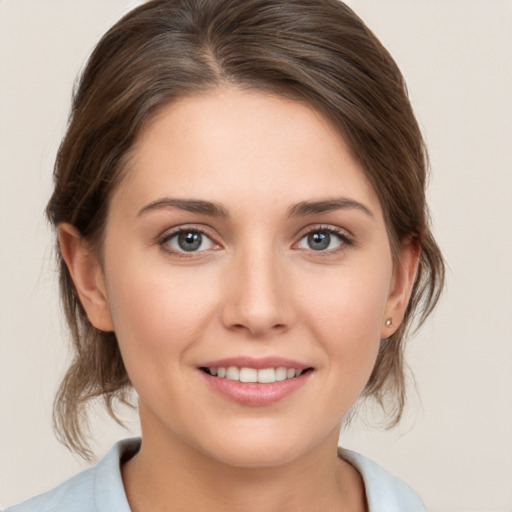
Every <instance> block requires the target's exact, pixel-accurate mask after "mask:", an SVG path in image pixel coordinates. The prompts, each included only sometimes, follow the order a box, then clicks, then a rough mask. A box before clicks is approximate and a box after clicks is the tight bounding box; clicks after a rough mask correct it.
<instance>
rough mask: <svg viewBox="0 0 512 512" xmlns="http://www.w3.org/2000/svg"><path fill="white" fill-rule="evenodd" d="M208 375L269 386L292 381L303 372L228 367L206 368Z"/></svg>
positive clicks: (280, 368)
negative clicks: (274, 383) (288, 380)
mask: <svg viewBox="0 0 512 512" xmlns="http://www.w3.org/2000/svg"><path fill="white" fill-rule="evenodd" d="M208 371H209V372H210V375H213V376H217V377H220V378H226V379H228V380H237V381H240V382H259V383H261V384H269V383H272V382H279V381H282V380H286V379H293V378H294V377H299V376H300V375H302V373H303V370H299V369H295V368H284V367H283V366H280V367H279V368H261V369H259V370H257V369H256V368H246V367H244V368H237V367H236V366H229V367H228V368H222V367H220V368H208Z"/></svg>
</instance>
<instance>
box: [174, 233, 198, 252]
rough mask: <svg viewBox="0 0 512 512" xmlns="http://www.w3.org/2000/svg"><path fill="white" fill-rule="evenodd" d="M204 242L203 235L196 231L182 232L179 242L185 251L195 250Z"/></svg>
mask: <svg viewBox="0 0 512 512" xmlns="http://www.w3.org/2000/svg"><path fill="white" fill-rule="evenodd" d="M201 242H202V235H201V233H194V232H191V231H189V232H187V233H181V234H180V236H179V237H178V243H179V246H180V247H181V248H182V249H183V250H184V251H195V250H197V249H199V247H200V246H201Z"/></svg>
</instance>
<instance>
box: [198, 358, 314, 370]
mask: <svg viewBox="0 0 512 512" xmlns="http://www.w3.org/2000/svg"><path fill="white" fill-rule="evenodd" d="M229 366H236V367H237V368H255V369H257V370H260V369H262V368H280V367H283V368H295V369H296V370H305V369H306V368H311V365H310V364H305V363H301V362H299V361H294V360H293V359H287V358H284V357H278V356H267V357H251V356H237V357H226V358H223V359H216V360H215V361H207V362H205V363H202V364H200V365H199V367H200V368H228V367H229Z"/></svg>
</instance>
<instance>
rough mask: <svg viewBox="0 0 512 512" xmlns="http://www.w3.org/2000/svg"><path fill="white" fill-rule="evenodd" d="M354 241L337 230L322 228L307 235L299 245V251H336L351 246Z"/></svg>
mask: <svg viewBox="0 0 512 512" xmlns="http://www.w3.org/2000/svg"><path fill="white" fill-rule="evenodd" d="M350 245H352V241H351V240H350V239H349V238H348V236H347V235H345V234H344V233H341V232H339V231H337V230H335V229H332V228H329V229H326V228H322V229H315V230H313V231H310V232H309V233H306V234H305V235H304V236H303V237H302V238H301V239H300V240H299V243H298V244H297V247H298V248H299V249H307V250H310V251H326V252H327V251H336V249H339V248H340V247H342V246H350Z"/></svg>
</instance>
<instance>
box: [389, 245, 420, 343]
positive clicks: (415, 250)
mask: <svg viewBox="0 0 512 512" xmlns="http://www.w3.org/2000/svg"><path fill="white" fill-rule="evenodd" d="M419 259H420V247H419V243H418V241H417V240H416V239H415V238H408V239H406V240H405V241H404V242H403V244H402V249H401V252H400V259H399V261H398V262H397V263H396V265H394V269H393V279H392V280H391V286H390V291H389V296H388V301H387V304H386V310H385V316H384V322H383V325H382V329H381V338H382V339H385V338H389V337H390V336H391V335H392V334H393V333H394V332H395V331H396V330H397V329H398V326H399V325H400V324H401V323H402V320H403V318H404V315H405V311H406V309H407V305H408V304H409V299H410V297H411V293H412V288H413V286H414V280H415V278H416V272H417V270H418V263H419Z"/></svg>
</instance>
